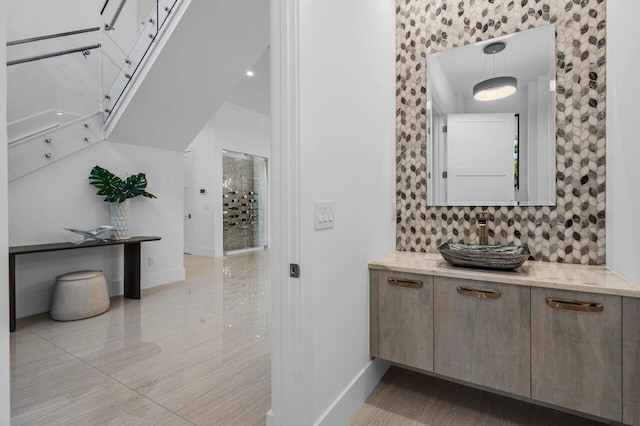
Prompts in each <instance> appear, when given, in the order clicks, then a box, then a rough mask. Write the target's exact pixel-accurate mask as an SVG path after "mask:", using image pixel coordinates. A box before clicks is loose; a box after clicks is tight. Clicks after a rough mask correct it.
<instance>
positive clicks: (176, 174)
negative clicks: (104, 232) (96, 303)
mask: <svg viewBox="0 0 640 426" xmlns="http://www.w3.org/2000/svg"><path fill="white" fill-rule="evenodd" d="M95 165H100V166H102V167H105V168H107V169H109V170H111V171H112V172H113V173H115V174H117V175H119V176H126V175H128V174H133V173H138V172H144V173H146V174H147V178H148V180H149V186H148V189H149V192H151V193H153V194H154V195H156V196H157V197H158V198H157V199H147V198H136V199H134V200H131V212H130V223H129V226H130V228H131V232H132V234H133V235H158V236H161V237H162V240H161V241H157V242H148V243H143V244H142V259H141V260H142V262H141V263H142V269H141V280H142V282H141V284H142V287H143V288H148V287H153V286H157V285H161V284H166V283H169V282H174V281H178V280H181V279H184V268H183V258H182V242H183V234H182V228H183V223H182V206H183V200H182V194H183V193H182V185H183V170H182V154H181V153H176V152H171V151H165V150H159V149H151V148H143V147H136V146H131V145H124V144H118V143H112V142H100V143H98V144H95V145H93V146H92V147H90V148H87V149H86V150H83V151H80V152H79V153H77V154H75V155H72V156H70V157H67V158H64V159H62V160H60V161H58V162H56V163H54V164H52V165H51V166H48V167H45V168H43V169H40V170H37V171H35V172H33V173H31V174H29V175H26V176H24V177H22V178H19V179H17V180H15V181H13V182H11V184H10V185H9V224H10V231H9V242H10V245H12V246H15V245H27V244H42V243H51V242H59V241H74V240H77V239H78V238H76V237H75V236H74V235H73V234H71V233H70V232H68V231H65V230H63V228H80V229H91V228H94V227H96V226H98V225H103V224H109V207H108V204H107V203H105V202H104V201H102V198H101V197H99V196H97V195H96V194H95V192H96V189H95V188H94V187H93V186H91V185H89V182H88V176H89V172H90V171H91V168H92V167H93V166H95ZM122 250H123V249H122V247H105V248H97V249H87V250H74V251H69V252H58V253H43V254H34V255H23V256H18V257H17V258H16V269H17V289H16V291H17V295H16V299H17V305H16V306H17V316H18V317H23V316H28V315H33V314H35V313H39V312H45V311H48V310H49V303H50V298H51V292H52V289H53V280H54V279H55V277H56V276H57V275H59V274H61V273H65V272H69V271H72V270H82V269H101V270H104V272H105V275H106V277H107V282H109V283H110V286H111V288H110V292H111V294H112V295H113V294H121V293H122V284H123V283H122V279H123V273H122ZM149 257H153V259H154V265H153V266H149Z"/></svg>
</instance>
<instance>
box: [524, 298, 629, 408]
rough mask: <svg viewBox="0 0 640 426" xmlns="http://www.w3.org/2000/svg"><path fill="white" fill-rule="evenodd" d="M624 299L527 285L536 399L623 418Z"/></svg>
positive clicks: (533, 391) (533, 385) (532, 374)
mask: <svg viewBox="0 0 640 426" xmlns="http://www.w3.org/2000/svg"><path fill="white" fill-rule="evenodd" d="M621 318H622V297H619V296H610V295H601V294H593V293H583V292H574V291H562V290H552V289H545V288H532V289H531V384H532V388H531V389H532V395H531V396H532V397H533V398H534V399H536V400H539V401H543V402H547V403H550V404H554V405H558V406H561V407H566V408H569V409H573V410H576V411H581V412H583V413H587V414H592V415H595V416H599V417H603V418H606V419H612V420H616V421H622V327H621Z"/></svg>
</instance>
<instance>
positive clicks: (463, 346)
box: [434, 277, 531, 396]
mask: <svg viewBox="0 0 640 426" xmlns="http://www.w3.org/2000/svg"><path fill="white" fill-rule="evenodd" d="M434 282H435V284H434V306H435V308H434V309H435V323H434V325H435V331H434V334H435V342H434V360H435V363H434V369H435V372H436V373H438V374H442V375H445V376H449V377H453V378H456V379H460V380H464V381H467V382H470V383H475V384H478V385H482V386H487V387H490V388H493V389H498V390H502V391H505V392H509V393H513V394H517V395H522V396H530V395H531V355H530V350H531V345H530V337H531V335H530V325H531V322H530V321H531V315H530V307H531V303H530V294H531V290H530V288H529V287H521V286H515V285H506V284H496V283H489V282H483V281H473V280H464V279H457V278H445V277H435V281H434Z"/></svg>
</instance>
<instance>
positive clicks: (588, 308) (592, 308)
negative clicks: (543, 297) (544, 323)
mask: <svg viewBox="0 0 640 426" xmlns="http://www.w3.org/2000/svg"><path fill="white" fill-rule="evenodd" d="M547 305H549V306H551V307H552V308H556V309H564V310H566V311H577V312H602V311H603V310H604V306H603V305H602V303H591V302H581V301H579V300H567V299H557V298H555V297H547Z"/></svg>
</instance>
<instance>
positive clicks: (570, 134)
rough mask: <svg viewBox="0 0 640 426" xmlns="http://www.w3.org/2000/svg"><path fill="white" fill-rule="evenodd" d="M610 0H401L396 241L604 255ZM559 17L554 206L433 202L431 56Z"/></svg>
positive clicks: (565, 256)
mask: <svg viewBox="0 0 640 426" xmlns="http://www.w3.org/2000/svg"><path fill="white" fill-rule="evenodd" d="M605 10H606V7H605V1H604V0H564V1H559V0H558V1H554V0H518V1H514V0H502V1H500V0H482V1H481V0H458V1H455V0H454V1H438V0H397V1H396V54H397V56H396V71H397V80H396V97H397V100H396V137H397V145H396V168H397V170H396V176H397V177H396V179H397V180H396V190H397V194H396V195H397V208H398V214H397V217H398V222H397V230H396V247H397V249H398V250H403V251H417V252H426V251H435V250H436V249H437V247H438V246H439V245H440V244H442V243H444V242H447V241H449V240H452V241H464V242H471V243H473V242H477V226H476V215H477V213H478V212H480V211H482V210H488V212H489V217H490V231H489V242H490V243H492V244H504V243H510V244H517V245H524V246H528V247H529V250H530V251H531V253H532V256H533V257H534V258H535V259H536V260H543V261H550V262H567V263H583V264H604V263H605V121H606V118H605V95H606V86H605V53H606V51H605V35H606V28H605V27H606V20H605ZM550 23H555V24H556V33H557V36H556V78H557V96H556V122H557V132H556V141H557V143H556V151H557V157H556V161H557V172H556V206H554V207H428V206H427V203H426V200H427V185H426V183H427V166H426V103H427V95H426V87H427V85H426V56H427V54H429V53H432V52H438V51H442V50H446V49H449V48H452V47H456V46H462V45H465V44H469V43H475V42H478V41H482V40H487V39H490V38H493V37H497V36H500V35H504V34H509V33H512V32H515V31H522V30H526V29H529V28H535V27H538V26H542V25H547V24H550Z"/></svg>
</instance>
